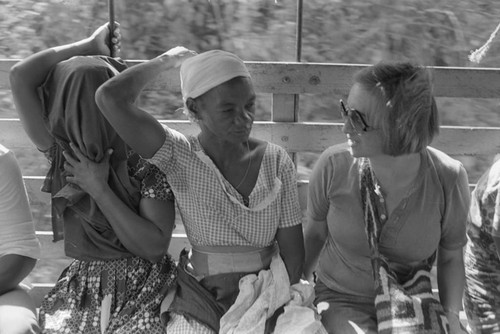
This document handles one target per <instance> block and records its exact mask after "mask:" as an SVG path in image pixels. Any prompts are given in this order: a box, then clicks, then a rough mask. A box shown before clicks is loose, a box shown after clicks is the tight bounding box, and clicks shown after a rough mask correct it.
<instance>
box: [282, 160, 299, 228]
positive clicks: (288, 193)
mask: <svg viewBox="0 0 500 334" xmlns="http://www.w3.org/2000/svg"><path fill="white" fill-rule="evenodd" d="M283 156H284V159H283V160H284V161H283V166H282V168H281V182H282V197H281V219H280V223H279V226H278V228H286V227H292V226H295V225H299V224H302V213H301V211H300V203H299V194H298V190H297V171H296V169H295V165H294V164H293V162H292V159H290V157H289V156H288V153H286V152H284V153H283Z"/></svg>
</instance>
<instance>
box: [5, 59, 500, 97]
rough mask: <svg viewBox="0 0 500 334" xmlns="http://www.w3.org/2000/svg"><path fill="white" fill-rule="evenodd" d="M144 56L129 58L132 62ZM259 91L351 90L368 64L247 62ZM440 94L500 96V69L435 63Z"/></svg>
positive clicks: (169, 80) (165, 80) (174, 86)
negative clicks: (357, 77) (356, 74)
mask: <svg viewBox="0 0 500 334" xmlns="http://www.w3.org/2000/svg"><path fill="white" fill-rule="evenodd" d="M17 61H18V60H16V59H2V60H0V89H9V87H10V85H9V78H8V73H9V70H10V68H11V67H12V66H13V65H14V64H15V63H16V62H17ZM140 62H143V61H142V60H128V61H127V63H128V64H129V65H134V64H138V63H140ZM246 64H247V66H248V69H249V70H250V73H251V74H252V78H253V80H254V83H255V90H256V92H263V93H269V94H304V93H314V94H319V93H331V92H335V93H340V94H347V92H348V91H349V88H350V86H351V84H352V75H353V74H354V73H355V72H356V71H358V70H359V69H361V68H363V67H365V66H367V65H365V64H330V63H328V64H323V63H294V62H290V63H286V62H252V61H248V62H246ZM431 68H432V69H433V76H434V81H435V94H436V96H443V97H467V98H468V97H480V98H499V97H500V69H498V68H470V67H438V66H436V67H431ZM150 89H154V90H160V89H169V90H171V91H177V92H178V91H179V90H180V80H179V73H178V70H172V71H169V72H166V73H165V74H164V75H162V76H161V77H160V78H159V80H158V81H157V82H156V83H154V84H152V85H151V87H150Z"/></svg>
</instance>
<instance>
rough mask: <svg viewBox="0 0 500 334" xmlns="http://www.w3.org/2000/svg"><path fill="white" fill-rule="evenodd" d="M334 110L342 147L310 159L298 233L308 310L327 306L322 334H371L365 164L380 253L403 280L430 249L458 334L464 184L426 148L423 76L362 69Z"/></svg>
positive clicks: (390, 68) (457, 171) (404, 66)
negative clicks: (311, 304)
mask: <svg viewBox="0 0 500 334" xmlns="http://www.w3.org/2000/svg"><path fill="white" fill-rule="evenodd" d="M341 104H343V102H341ZM341 108H342V109H341V113H342V116H343V119H344V126H343V129H342V131H343V132H344V133H345V134H346V136H347V146H345V145H341V146H340V147H339V146H333V147H331V148H329V149H327V150H326V151H325V152H323V153H322V155H321V156H320V158H319V160H318V161H317V163H316V165H315V167H314V169H313V172H312V174H311V177H310V181H309V196H308V214H307V216H308V222H307V225H306V228H305V232H304V233H305V245H306V260H305V265H304V273H305V275H306V277H307V279H308V280H313V274H314V272H316V274H317V282H316V285H315V289H316V301H315V302H316V304H317V305H318V304H319V303H322V302H323V304H324V305H326V304H328V307H327V310H324V311H323V312H322V313H321V315H322V322H323V324H324V326H325V327H326V329H327V330H328V331H329V333H343V334H344V333H345V334H347V333H359V332H358V331H356V329H355V328H357V330H359V331H361V332H363V333H376V332H377V319H376V309H375V306H374V298H375V286H374V275H373V271H372V265H371V262H370V258H371V252H370V248H369V245H368V242H367V235H366V232H365V219H364V215H363V207H362V203H361V197H360V196H361V195H360V189H359V164H360V163H361V160H362V159H363V158H367V159H368V160H369V163H370V165H371V169H372V171H373V173H374V177H375V178H376V183H377V184H378V186H379V187H380V188H379V189H380V192H379V193H378V194H377V196H378V199H377V200H376V201H377V202H378V203H376V204H377V210H378V212H379V214H380V217H379V219H380V220H381V221H382V224H383V225H382V226H383V227H382V230H381V232H380V233H381V236H380V240H379V250H380V252H381V253H382V254H383V255H384V256H385V257H386V258H387V259H388V261H389V263H390V267H391V268H392V269H393V270H394V271H395V272H396V273H397V275H398V277H400V278H402V277H405V276H406V275H408V274H410V273H411V272H412V269H413V268H415V267H416V266H417V265H419V264H421V263H423V262H424V261H428V259H429V258H431V256H433V254H434V253H435V252H436V250H438V252H437V254H438V257H437V282H438V287H439V297H440V300H441V304H442V305H443V307H444V309H445V311H446V314H447V318H448V319H449V322H450V326H451V329H452V332H453V333H457V332H460V329H459V328H460V323H459V318H458V314H459V310H460V309H461V297H462V292H463V287H464V263H463V258H462V247H463V245H464V244H465V224H466V219H467V208H468V206H469V188H468V187H469V186H468V179H467V174H466V171H465V169H464V168H463V166H462V164H461V163H460V162H458V161H456V160H454V159H452V158H450V157H449V156H447V155H446V154H444V153H443V152H441V151H439V150H437V149H434V148H431V147H429V146H428V145H430V143H431V141H432V139H433V138H434V136H435V135H436V134H437V133H438V130H439V126H438V111H437V107H436V104H435V100H434V97H433V95H432V88H431V83H430V78H429V73H428V71H427V70H426V69H425V68H423V67H420V66H418V65H414V64H411V63H409V62H401V63H379V64H376V65H373V66H370V67H367V68H365V69H363V70H361V71H359V72H358V73H357V74H356V75H355V76H354V84H353V86H352V88H351V90H350V92H349V97H348V100H347V103H345V105H341ZM318 311H321V310H320V309H318Z"/></svg>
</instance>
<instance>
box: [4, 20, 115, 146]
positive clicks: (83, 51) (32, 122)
mask: <svg viewBox="0 0 500 334" xmlns="http://www.w3.org/2000/svg"><path fill="white" fill-rule="evenodd" d="M114 34H115V38H114V39H113V41H114V43H115V44H114V47H115V48H116V49H119V47H120V35H119V31H118V30H115V32H114ZM108 35H109V29H108V24H105V25H102V26H101V27H99V28H98V29H97V30H96V31H95V32H94V33H93V34H92V36H90V37H88V38H85V39H83V40H81V41H78V42H75V43H71V44H66V45H62V46H58V47H53V48H50V49H47V50H43V51H40V52H37V53H35V54H33V55H31V56H29V57H27V58H26V59H24V60H22V61H20V62H19V63H17V64H15V65H14V66H13V67H12V69H11V71H10V74H9V79H10V85H11V89H12V96H13V98H14V104H15V106H16V110H17V112H18V113H19V118H20V119H21V123H22V125H23V127H24V129H25V131H26V133H27V134H28V136H29V137H30V139H31V141H32V142H33V143H34V144H35V145H36V146H37V147H38V148H39V149H40V150H42V151H44V150H47V149H49V148H50V146H51V145H52V143H53V141H54V139H53V137H52V135H51V134H50V133H49V131H48V130H47V128H46V127H45V121H44V119H43V108H42V103H41V100H40V98H39V96H38V91H37V90H38V87H40V86H41V85H42V84H43V82H44V81H45V78H46V77H47V75H48V74H49V72H50V70H51V69H52V68H53V66H54V65H56V64H57V63H59V62H61V61H63V60H66V59H69V58H71V57H73V56H78V55H109V54H110V51H109V47H108V46H107V45H106V41H107V40H108Z"/></svg>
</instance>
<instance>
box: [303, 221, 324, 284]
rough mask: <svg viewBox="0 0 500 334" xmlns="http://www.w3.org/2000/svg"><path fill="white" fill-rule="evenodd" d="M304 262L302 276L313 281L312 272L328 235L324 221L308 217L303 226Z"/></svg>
mask: <svg viewBox="0 0 500 334" xmlns="http://www.w3.org/2000/svg"><path fill="white" fill-rule="evenodd" d="M304 234H305V236H304V240H305V250H306V255H305V262H304V276H305V279H307V280H308V281H309V282H313V280H314V277H313V273H314V271H315V270H316V266H317V265H318V259H319V255H320V253H321V250H322V249H323V246H324V245H325V242H326V238H327V236H328V226H327V223H326V221H314V220H312V219H309V220H308V222H307V223H306V226H305V233H304Z"/></svg>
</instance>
